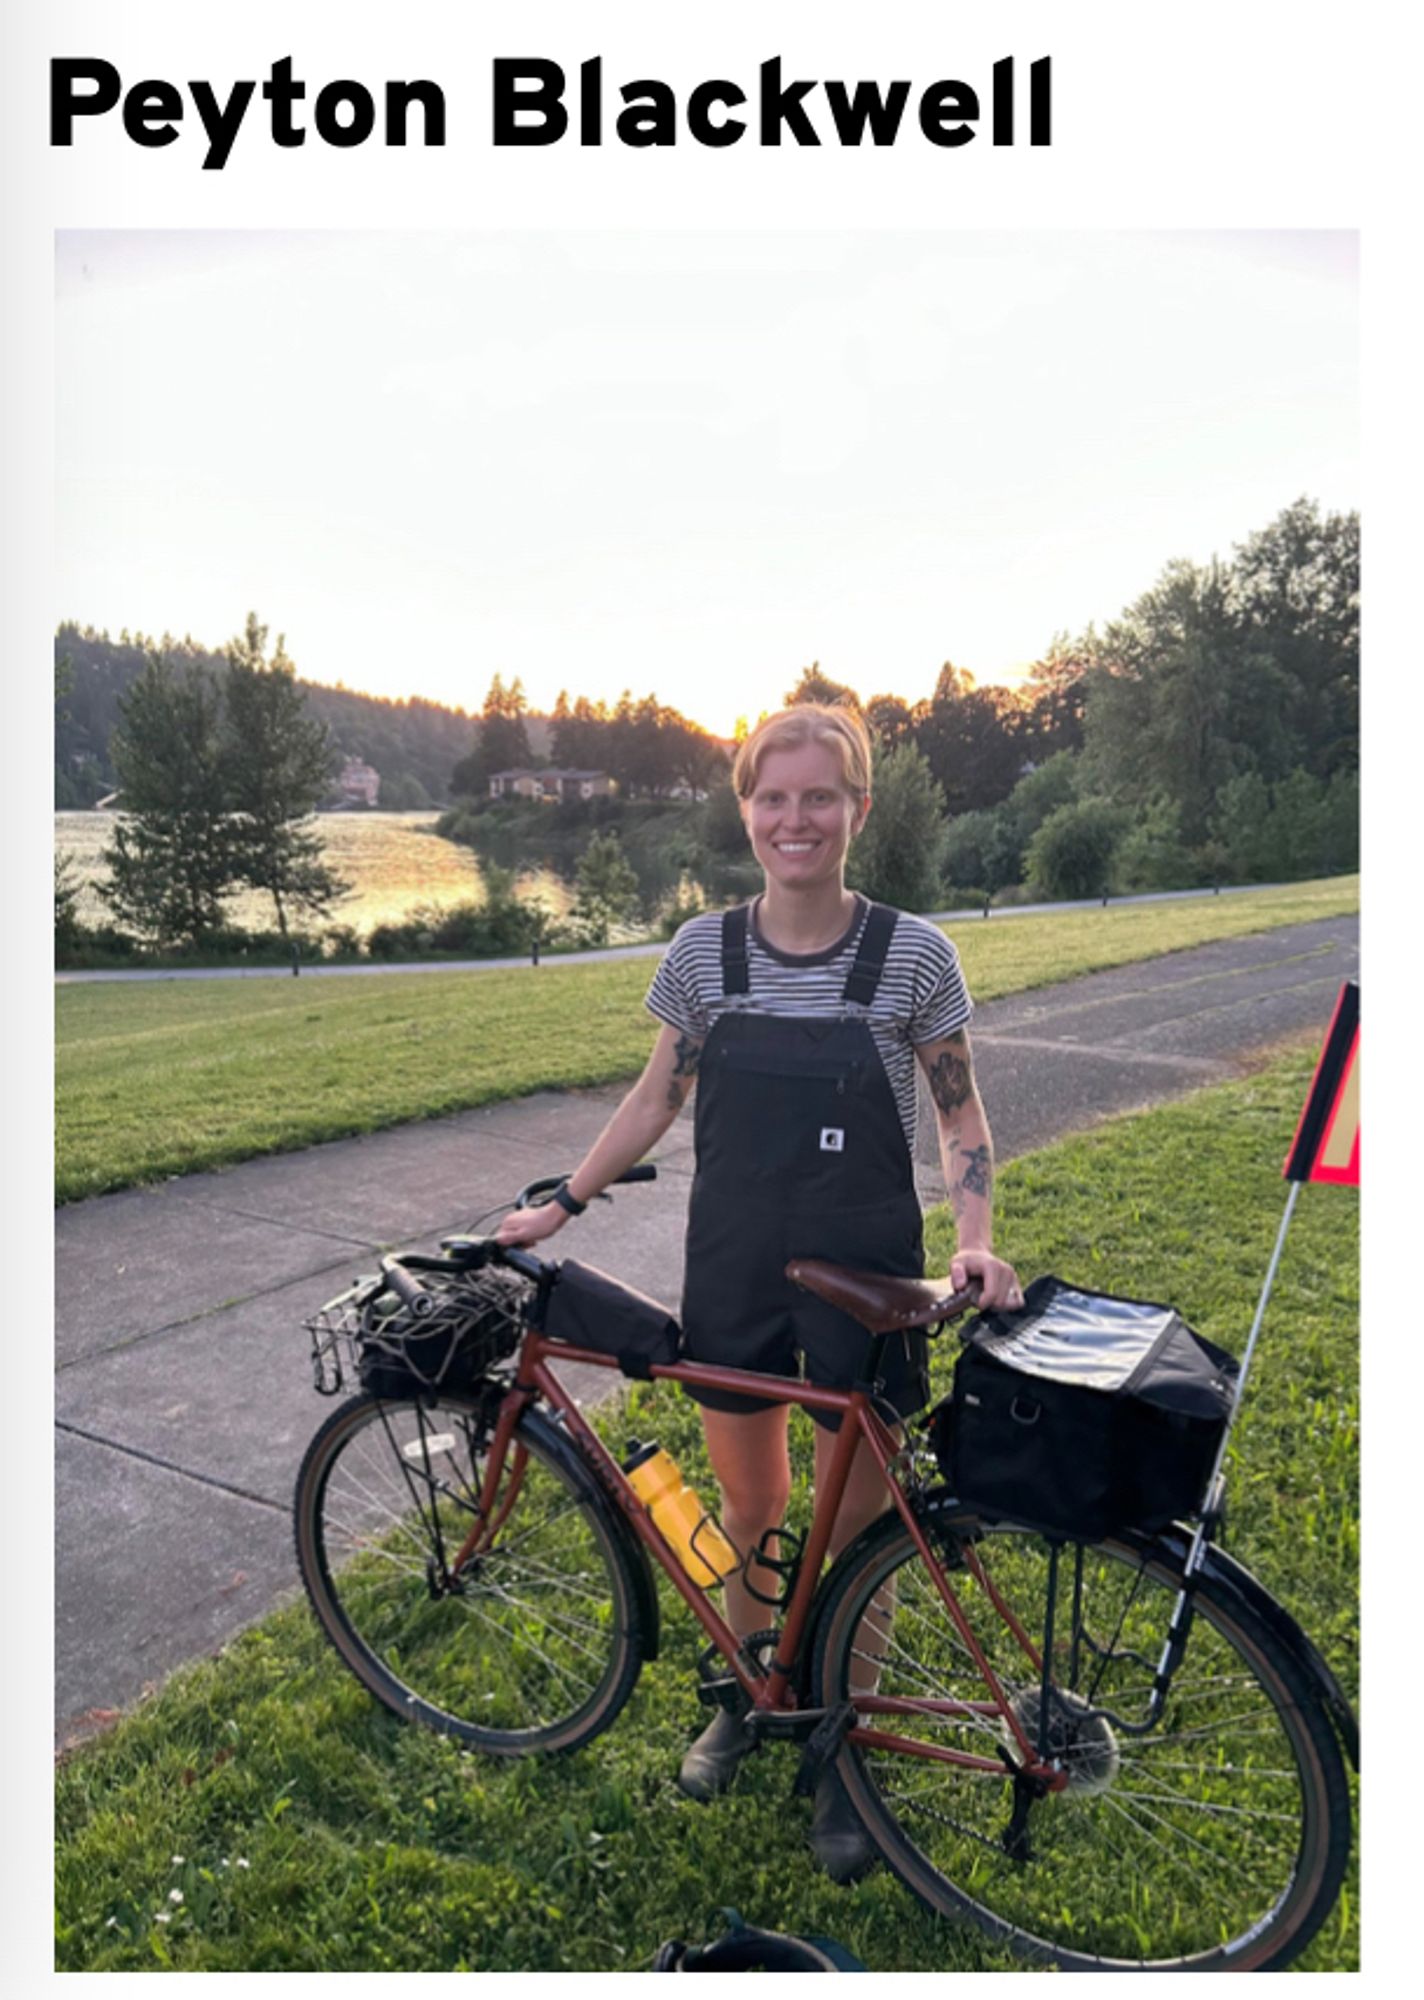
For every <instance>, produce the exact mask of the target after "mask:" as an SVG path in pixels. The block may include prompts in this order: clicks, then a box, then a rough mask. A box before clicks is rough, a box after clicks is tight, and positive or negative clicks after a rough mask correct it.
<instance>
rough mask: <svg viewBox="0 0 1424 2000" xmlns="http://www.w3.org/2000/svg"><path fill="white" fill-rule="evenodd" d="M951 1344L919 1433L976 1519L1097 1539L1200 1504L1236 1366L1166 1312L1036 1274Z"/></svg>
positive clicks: (1161, 1522) (1154, 1524)
mask: <svg viewBox="0 0 1424 2000" xmlns="http://www.w3.org/2000/svg"><path fill="white" fill-rule="evenodd" d="M964 1342H965V1345H964V1351H963V1352H962V1353H961V1355H960V1357H959V1359H958V1361H957V1362H956V1364H955V1370H954V1386H953V1389H952V1391H951V1393H950V1396H949V1398H948V1399H947V1401H945V1402H944V1403H941V1404H940V1406H939V1408H938V1409H937V1410H936V1411H935V1413H934V1416H933V1418H932V1420H931V1436H932V1440H933V1443H934V1446H935V1451H936V1455H937V1457H938V1459H939V1466H940V1470H941V1472H942V1473H943V1475H944V1477H945V1479H946V1480H947V1481H948V1482H949V1484H950V1486H951V1487H952V1488H953V1490H954V1492H955V1493H956V1495H957V1496H958V1497H959V1498H960V1499H962V1500H964V1501H965V1502H966V1503H967V1504H968V1505H969V1506H971V1507H972V1508H974V1510H975V1511H976V1512H978V1513H981V1514H983V1515H985V1516H987V1517H988V1518H990V1519H999V1518H1008V1519H1010V1520H1015V1521H1023V1522H1025V1523H1026V1524H1028V1525H1029V1526H1032V1527H1037V1528H1041V1529H1044V1530H1046V1531H1048V1532H1051V1533H1055V1534H1062V1535H1068V1536H1071V1537H1073V1538H1074V1539H1076V1540H1096V1539H1098V1538H1099V1537H1101V1536H1103V1535H1106V1534H1110V1533H1112V1532H1113V1531H1114V1530H1115V1529H1119V1528H1128V1527H1132V1528H1145V1529H1156V1528H1161V1527H1165V1526H1166V1524H1167V1523H1168V1522H1169V1521H1172V1520H1175V1519H1177V1518H1178V1517H1179V1516H1181V1515H1184V1514H1186V1515H1190V1514H1193V1513H1196V1512H1198V1511H1199V1510H1200V1508H1201V1507H1202V1505H1203V1504H1204V1501H1205V1498H1206V1495H1205V1487H1206V1483H1207V1480H1208V1478H1209V1477H1210V1474H1211V1469H1212V1466H1213V1464H1214V1463H1215V1460H1216V1454H1217V1451H1218V1449H1219V1447H1220V1444H1221V1440H1222V1437H1223V1435H1224V1433H1225V1429H1226V1425H1227V1423H1228V1421H1229V1418H1230V1413H1231V1404H1232V1395H1233V1385H1234V1383H1235V1380H1236V1376H1237V1372H1238V1371H1237V1365H1236V1362H1235V1360H1234V1359H1233V1358H1232V1356H1231V1355H1229V1354H1228V1353H1226V1352H1225V1350H1224V1349H1222V1348H1220V1347H1215V1346H1213V1345H1212V1343H1211V1342H1210V1341H1208V1340H1204V1339H1203V1338H1202V1337H1201V1335H1200V1334H1198V1333H1195V1332H1193V1330H1192V1328H1191V1327H1189V1326H1188V1325H1187V1323H1186V1321H1185V1320H1184V1319H1183V1318H1182V1317H1181V1316H1180V1314H1179V1313H1178V1312H1177V1311H1176V1310H1175V1308H1174V1307H1172V1306H1168V1305H1159V1304H1155V1303H1153V1302H1151V1301H1148V1300H1143V1299H1124V1298H1117V1297H1114V1296H1113V1295H1112V1294H1110V1293H1107V1292H1086V1291H1082V1290H1080V1289H1079V1288H1078V1287H1076V1286H1074V1285H1069V1284H1067V1283H1065V1282H1064V1280H1063V1279H1061V1278H1053V1277H1045V1278H1039V1279H1036V1280H1035V1282H1034V1283H1033V1284H1031V1285H1030V1286H1029V1288H1028V1291H1027V1293H1026V1294H1025V1297H1024V1304H1023V1306H1022V1307H1021V1308H1020V1309H1019V1310H1017V1311H1015V1312H989V1313H981V1314H980V1315H979V1316H978V1317H977V1318H976V1319H975V1320H973V1321H972V1322H971V1323H970V1325H969V1326H968V1327H967V1328H966V1330H965V1334H964Z"/></svg>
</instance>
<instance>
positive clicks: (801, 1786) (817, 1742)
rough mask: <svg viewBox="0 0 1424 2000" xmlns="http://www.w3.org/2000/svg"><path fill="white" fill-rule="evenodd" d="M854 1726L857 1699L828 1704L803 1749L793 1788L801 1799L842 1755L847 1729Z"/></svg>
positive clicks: (808, 1793)
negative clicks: (823, 1772) (827, 1767)
mask: <svg viewBox="0 0 1424 2000" xmlns="http://www.w3.org/2000/svg"><path fill="white" fill-rule="evenodd" d="M854 1728H855V1703H854V1702H851V1701H838V1702H837V1703H836V1705H835V1707H834V1708H828V1709H827V1710H826V1712H825V1714H824V1715H823V1716H822V1717H821V1720H820V1721H819V1722H818V1723H817V1724H816V1727H815V1728H814V1729H813V1730H812V1731H811V1734H810V1735H809V1736H808V1737H807V1738H806V1746H805V1748H804V1749H803V1750H802V1752H801V1763H800V1765H799V1767H798V1769H797V1772H796V1779H795V1783H794V1784H793V1785H792V1787H791V1789H792V1791H793V1792H794V1793H795V1795H796V1797H797V1798H798V1799H809V1798H810V1797H811V1795H812V1793H813V1792H814V1791H815V1789H816V1786H817V1784H818V1783H819V1781H820V1776H821V1773H822V1771H823V1770H825V1768H826V1766H827V1765H828V1764H831V1763H833V1762H834V1761H835V1759H836V1758H837V1757H839V1755H840V1752H841V1745H842V1743H843V1742H844V1741H845V1739H846V1735H847V1733H848V1732H849V1731H850V1730H852V1729H854Z"/></svg>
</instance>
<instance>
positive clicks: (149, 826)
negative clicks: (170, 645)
mask: <svg viewBox="0 0 1424 2000" xmlns="http://www.w3.org/2000/svg"><path fill="white" fill-rule="evenodd" d="M219 713H220V707H219V698H218V693H217V689H216V688H215V687H214V685H213V683H212V681H211V679H210V678H209V677H208V675H207V674H205V673H204V672H203V671H202V669H201V668H200V667H199V666H197V665H196V664H195V663H193V662H189V663H187V664H186V665H185V666H183V667H181V668H179V667H177V666H175V665H174V664H173V662H172V661H169V660H166V659H164V658H163V657H162V656H161V655H159V654H157V653H151V654H150V655H149V657H148V659H147V661H146V663H145V665H144V668H143V671H142V672H141V673H140V674H139V676H138V678H137V680H135V681H134V682H133V683H132V685H131V686H130V688H129V690H128V692H127V694H126V695H125V696H124V697H123V699H122V701H121V702H120V704H119V722H118V726H117V728H116V729H115V731H114V735H113V738H112V741H111V745H110V750H111V755H112V758H113V764H114V769H115V771H116V773H117V774H118V779H119V786H120V801H119V804H120V817H119V818H118V819H117V820H116V822H115V825H114V834H113V839H112V840H111V842H110V843H109V845H108V846H107V847H106V848H105V850H104V856H103V858H104V860H105V862H106V863H107V864H108V869H109V881H108V882H107V883H106V884H105V885H104V887H103V888H102V889H101V890H100V894H101V895H102V896H103V897H104V900H105V901H106V902H107V903H108V905H109V907H110V908H111V909H112V910H113V912H114V914H115V916H116V917H117V918H118V919H119V921H120V923H125V924H128V925H129V926H130V927H131V928H132V929H134V930H136V931H138V932H139V933H140V934H141V935H142V936H145V937H148V938H151V939H152V940H153V941H154V942H156V943H158V944H183V943H195V942H197V941H198V940H200V939H201V938H203V937H205V936H206V935H208V934H209V933H210V932H212V931H215V930H217V929H218V928H219V926H220V925H221V923H222V913H223V898H224V896H225V895H226V894H227V892H228V890H229V889H230V888H231V886H232V883H233V879H234V875H235V857H234V854H233V846H232V829H231V826H230V824H229V822H228V818H227V813H226V810H225V803H224V799H223V784H222V765H221V755H220V746H219Z"/></svg>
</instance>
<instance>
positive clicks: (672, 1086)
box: [667, 1035, 702, 1111]
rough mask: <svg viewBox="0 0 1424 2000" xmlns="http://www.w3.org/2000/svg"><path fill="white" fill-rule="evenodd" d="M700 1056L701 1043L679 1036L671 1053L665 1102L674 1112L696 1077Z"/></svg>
mask: <svg viewBox="0 0 1424 2000" xmlns="http://www.w3.org/2000/svg"><path fill="white" fill-rule="evenodd" d="M701 1054H702V1044H701V1042H699V1041H697V1040H695V1039H694V1037H693V1036H691V1035H679V1036H678V1038H677V1046H676V1047H675V1048H674V1050H673V1052H672V1077H671V1080H670V1081H669V1083H668V1095H667V1101H668V1103H669V1104H670V1105H671V1106H672V1108H673V1110H674V1111H676V1110H677V1109H678V1108H679V1107H680V1106H681V1104H682V1102H683V1099H684V1098H685V1097H686V1096H687V1093H688V1091H689V1090H691V1088H692V1085H693V1083H694V1081H695V1080H696V1077H697V1064H698V1059H699V1058H700V1056H701Z"/></svg>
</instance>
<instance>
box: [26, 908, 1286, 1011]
mask: <svg viewBox="0 0 1424 2000" xmlns="http://www.w3.org/2000/svg"><path fill="white" fill-rule="evenodd" d="M1286 886H1287V885H1286V884H1283V883H1280V882H1251V883H1247V884H1244V885H1241V886H1237V887H1233V888H1229V889H1154V890H1152V891H1150V892H1147V893H1144V894H1143V895H1140V896H1114V897H1113V898H1112V899H1111V900H1112V905H1113V907H1114V909H1116V907H1117V906H1118V904H1120V903H1180V902H1185V901H1191V900H1193V899H1196V898H1200V897H1202V896H1265V895H1270V894H1271V893H1272V892H1273V891H1274V890H1276V889H1280V888H1283V887H1286ZM1105 907H1106V905H1105V903H1104V901H1103V899H1102V898H1101V897H1099V896H1093V897H1090V898H1089V899H1088V900H1087V901H1086V902H1080V903H1020V904H1017V905H1016V906H1015V907H1013V908H1011V909H1006V910H995V911H993V912H992V915H993V916H994V917H995V918H1003V917H1048V916H1061V915H1062V914H1063V913H1064V912H1065V911H1067V910H1098V909H1103V908H1105ZM926 914H927V915H928V919H929V922H930V923H932V924H977V923H981V922H983V920H984V912H983V909H982V908H981V907H979V906H977V905H976V907H975V908H974V909H972V910H936V911H935V912H933V913H932V914H930V913H928V912H927V913H926ZM666 949H667V946H666V943H665V942H663V941H662V940H657V941H654V942H652V943H648V944H613V945H605V946H604V947H603V948H602V949H600V950H595V951H564V952H558V953H555V954H553V955H552V956H551V957H549V958H547V959H546V961H545V962H546V963H547V964H553V965H590V964H596V963H598V961H599V960H601V959H617V958H655V957H657V956H658V955H659V954H660V953H661V952H664V951H666ZM528 963H529V954H528V953H527V952H523V953H521V954H520V955H519V957H517V958H424V959H414V958H411V959H400V960H397V961H396V962H394V963H387V962H386V961H385V960H384V959H363V960H360V961H358V962H357V963H355V964H351V965H304V966H303V967H302V970H301V973H300V977H301V978H303V979H346V978H352V977H356V978H361V977H369V976H370V975H371V974H372V973H382V972H502V971H507V970H508V969H509V968H510V967H511V966H525V965H527V964H528ZM291 977H292V968H291V966H290V965H188V966H169V967H166V968H165V969H164V970H162V971H154V970H152V969H146V970H142V971H136V972H56V974H55V975H54V983H55V985H56V986H96V985H116V984H123V983H125V982H127V983H132V982H133V981H135V980H139V981H142V980H154V979H290V978H291Z"/></svg>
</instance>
